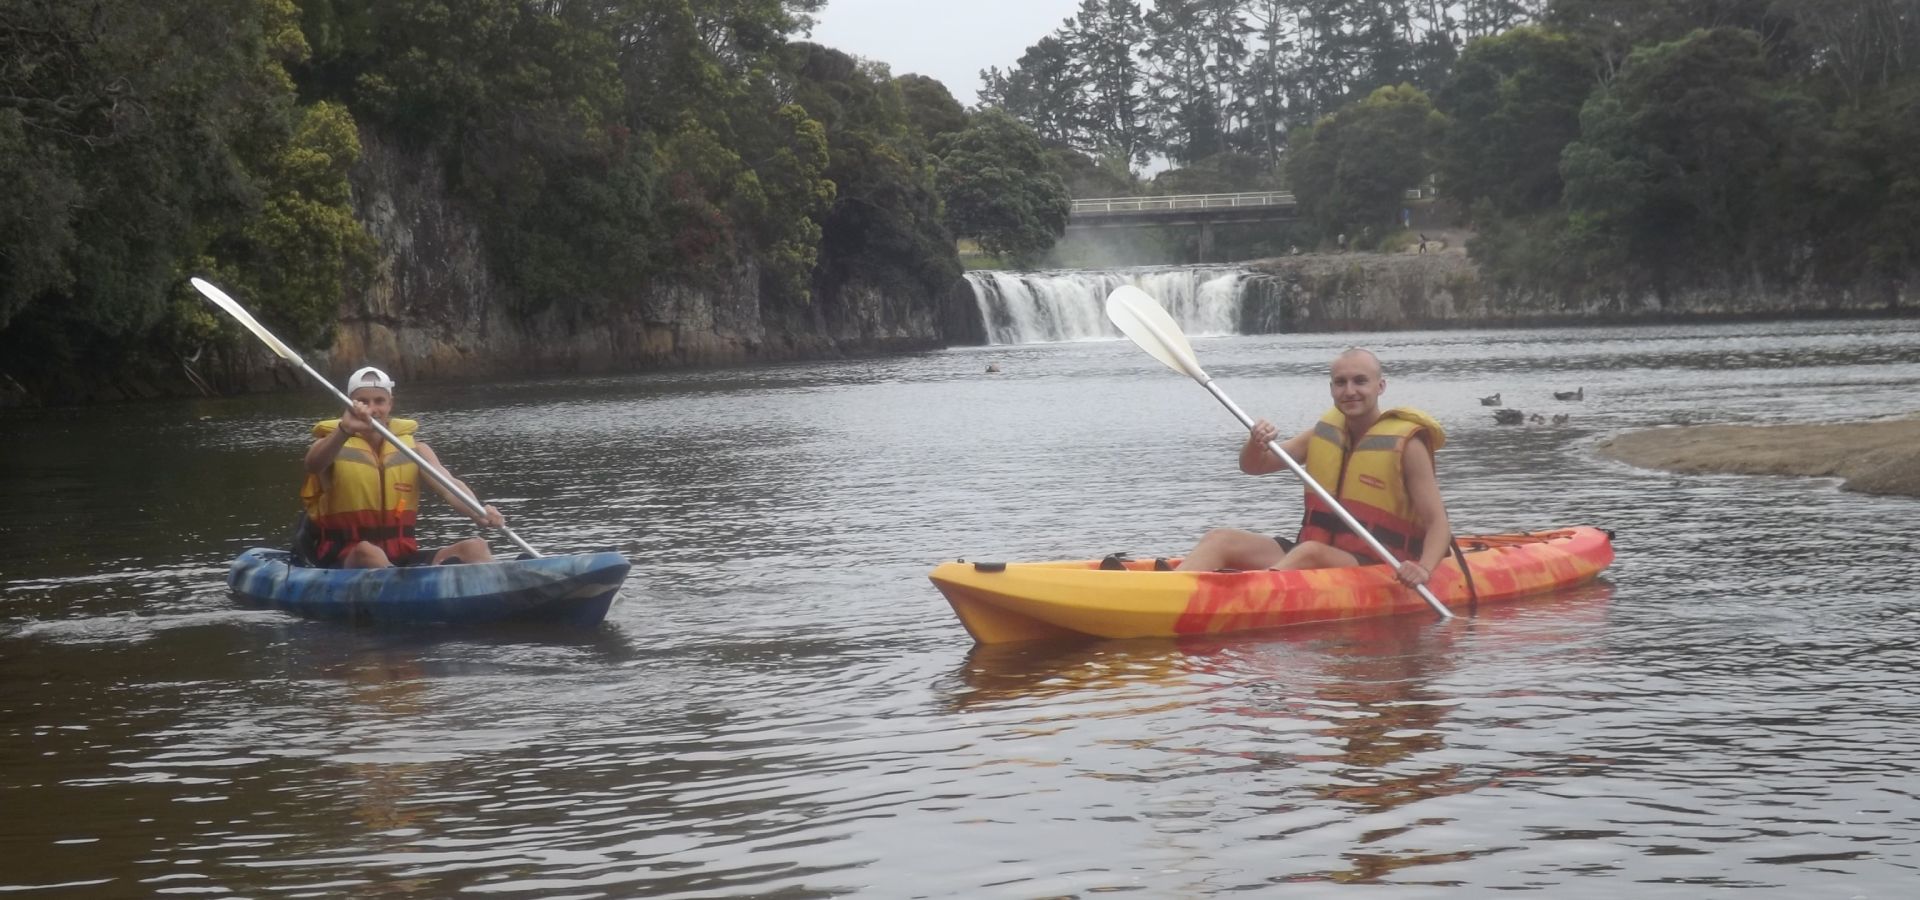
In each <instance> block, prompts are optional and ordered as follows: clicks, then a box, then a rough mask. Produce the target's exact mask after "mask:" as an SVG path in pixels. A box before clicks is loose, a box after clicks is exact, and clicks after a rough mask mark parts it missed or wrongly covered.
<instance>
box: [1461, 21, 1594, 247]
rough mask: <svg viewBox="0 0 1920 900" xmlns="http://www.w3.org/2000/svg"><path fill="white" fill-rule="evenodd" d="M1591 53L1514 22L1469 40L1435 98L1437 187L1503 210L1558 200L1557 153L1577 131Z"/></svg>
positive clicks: (1590, 82)
mask: <svg viewBox="0 0 1920 900" xmlns="http://www.w3.org/2000/svg"><path fill="white" fill-rule="evenodd" d="M1593 85H1594V80H1593V77H1592V74H1591V66H1590V62H1589V57H1588V55H1587V52H1586V51H1585V49H1584V48H1582V47H1581V46H1580V45H1579V44H1577V43H1575V42H1574V41H1573V39H1571V38H1569V37H1568V36H1566V35H1564V34H1560V33H1557V32H1552V31H1547V30H1545V29H1542V28H1539V27H1526V28H1516V29H1514V30H1512V31H1508V32H1506V33H1504V34H1501V35H1498V36H1495V37H1489V38H1482V39H1480V40H1477V41H1474V42H1473V43H1472V44H1470V45H1468V47H1467V51H1466V53H1465V54H1463V55H1462V56H1461V57H1460V62H1459V64H1458V65H1456V66H1455V67H1454V69H1453V75H1452V77H1450V78H1448V79H1447V83H1446V85H1445V86H1444V87H1443V88H1441V90H1440V92H1439V94H1438V95H1437V96H1436V97H1435V105H1436V106H1437V107H1438V108H1439V110H1440V111H1441V112H1442V113H1443V114H1445V115H1446V117H1447V133H1446V137H1445V139H1444V140H1443V141H1442V142H1441V146H1440V152H1439V153H1438V159H1437V160H1436V170H1437V173H1438V175H1439V179H1440V192H1441V193H1442V194H1443V195H1445V196H1446V197H1448V198H1450V199H1452V200H1454V201H1456V202H1458V203H1460V204H1461V205H1462V206H1472V205H1473V204H1474V202H1475V201H1478V200H1480V199H1481V198H1483V197H1484V198H1486V199H1487V200H1488V201H1490V202H1491V203H1492V205H1493V208H1494V209H1495V210H1497V211H1499V212H1501V213H1521V212H1526V211H1530V210H1536V209H1542V208H1545V207H1549V206H1552V205H1555V204H1558V203H1559V202H1560V187H1561V184H1560V152H1561V151H1562V150H1563V149H1565V148H1566V146H1567V144H1569V143H1572V142H1573V140H1574V139H1575V138H1577V137H1579V135H1580V105H1581V104H1582V103H1583V102H1585V100H1586V97H1587V94H1588V92H1590V91H1591V90H1592V89H1593Z"/></svg>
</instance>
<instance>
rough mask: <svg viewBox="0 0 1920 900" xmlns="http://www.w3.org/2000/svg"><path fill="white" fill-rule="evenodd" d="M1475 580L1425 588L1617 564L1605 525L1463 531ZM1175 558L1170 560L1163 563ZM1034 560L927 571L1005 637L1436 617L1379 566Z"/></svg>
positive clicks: (1535, 584) (1497, 588)
mask: <svg viewBox="0 0 1920 900" xmlns="http://www.w3.org/2000/svg"><path fill="white" fill-rule="evenodd" d="M1459 542H1460V547H1461V550H1462V551H1463V555H1464V556H1465V558H1466V562H1467V567H1468V571H1469V572H1470V573H1471V575H1472V579H1473V591H1472V592H1469V590H1468V587H1467V579H1466V578H1464V577H1462V575H1461V573H1460V561H1459V559H1458V558H1456V557H1453V556H1452V555H1449V556H1448V558H1447V560H1446V561H1445V562H1443V563H1441V564H1440V566H1439V568H1437V569H1435V570H1434V572H1433V577H1432V579H1431V580H1429V581H1428V582H1427V588H1428V589H1429V590H1431V591H1432V592H1433V595H1434V596H1435V597H1437V598H1439V600H1440V602H1441V603H1444V604H1446V605H1447V606H1448V607H1450V608H1453V609H1455V610H1460V611H1466V610H1469V609H1470V608H1471V607H1472V606H1473V605H1474V604H1477V603H1499V602H1503V601H1507V600H1513V599H1516V598H1519V597H1526V596H1531V595H1535V594H1544V593H1548V592H1551V591H1555V590H1558V589H1560V588H1565V587H1570V586H1573V585H1577V584H1582V583H1585V582H1588V581H1592V580H1593V579H1594V578H1595V577H1596V576H1598V575H1599V574H1600V571H1601V570H1602V569H1605V568H1606V567H1607V565H1608V564H1610V563H1612V562H1613V541H1612V535H1611V534H1610V533H1609V532H1605V531H1601V530H1599V529H1597V528H1587V527H1578V528H1566V529H1560V530H1557V531H1537V532H1526V533H1520V534H1491V535H1462V536H1461V537H1460V539H1459ZM1166 562H1167V563H1168V564H1172V565H1178V564H1179V560H1178V559H1172V560H1167V561H1166ZM1121 565H1122V566H1123V567H1124V568H1119V569H1103V568H1101V563H1100V561H1099V560H1078V561H1069V562H1037V563H984V562H972V563H970V562H965V561H961V562H950V563H946V564H944V565H941V566H939V567H938V568H935V569H934V570H933V574H931V575H930V576H928V577H930V578H932V579H933V583H934V584H935V585H936V586H938V587H939V588H940V593H942V594H945V595H946V597H947V602H948V603H951V604H953V611H954V613H955V614H956V615H958V616H959V617H960V622H961V624H964V625H965V626H966V627H967V631H968V633H970V634H972V635H973V639H974V640H975V641H978V642H980V643H982V644H1004V643H1011V642H1013V641H1030V640H1038V639H1041V638H1056V637H1067V636H1071V635H1093V636H1096V637H1106V638H1133V637H1178V636H1181V635H1193V634H1224V633H1227V632H1234V631H1254V630H1257V629H1263V628H1284V627H1287V626H1291V625H1307V624H1312V623H1316V622H1336V621H1343V620H1348V619H1365V618H1372V617H1375V616H1392V615H1400V614H1403V613H1416V614H1423V615H1433V610H1432V609H1431V608H1430V607H1428V606H1427V603H1426V601H1425V600H1422V599H1421V598H1420V595H1419V594H1418V593H1415V592H1414V591H1412V590H1409V589H1407V588H1406V587H1405V586H1403V585H1401V584H1400V582H1399V580H1397V579H1395V578H1394V577H1393V570H1392V569H1391V568H1389V567H1387V566H1384V565H1371V566H1355V567H1352V568H1346V569H1306V570H1298V571H1289V572H1276V571H1273V570H1270V569H1262V570H1259V571H1252V572H1234V571H1222V572H1170V571H1156V561H1155V560H1152V559H1137V560H1124V561H1122V563H1121Z"/></svg>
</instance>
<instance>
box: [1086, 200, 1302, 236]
mask: <svg viewBox="0 0 1920 900" xmlns="http://www.w3.org/2000/svg"><path fill="white" fill-rule="evenodd" d="M1296 209H1297V204H1296V203H1294V200H1293V194H1292V193H1290V192H1288V191H1256V192H1252V193H1245V194H1177V195H1174V196H1169V197H1101V198H1096V199H1090V200H1075V201H1073V210H1072V212H1071V213H1069V215H1068V217H1067V227H1068V228H1128V227H1140V226H1143V225H1201V224H1211V223H1220V222H1270V221H1276V220H1282V219H1291V218H1293V217H1294V214H1295V210H1296Z"/></svg>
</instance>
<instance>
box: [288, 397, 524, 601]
mask: <svg viewBox="0 0 1920 900" xmlns="http://www.w3.org/2000/svg"><path fill="white" fill-rule="evenodd" d="M346 387H347V397H348V398H349V399H351V400H352V401H353V404H352V405H351V406H349V407H347V409H346V411H345V412H342V413H341V414H340V418H338V419H328V420H327V421H324V422H321V423H319V424H317V425H315V426H313V436H314V438H316V440H315V441H314V442H313V446H311V447H309V448H307V480H306V484H305V485H304V486H302V487H301V489H300V501H301V503H302V505H303V506H304V507H305V510H306V516H307V523H306V524H307V527H303V528H302V529H301V531H302V533H303V535H304V537H303V538H297V539H296V544H304V546H296V547H295V548H294V549H295V552H296V554H298V555H300V556H302V557H304V558H306V560H307V561H308V562H310V563H312V564H313V565H318V566H325V567H328V568H345V569H378V568H382V567H385V566H393V565H400V566H410V565H437V564H439V563H443V562H467V563H472V562H487V561H489V560H492V559H493V552H492V551H491V550H489V549H488V548H487V542H486V541H485V540H484V539H481V538H468V539H467V540H464V541H461V542H459V543H457V544H454V545H453V546H451V547H447V548H446V549H443V550H440V551H438V552H435V551H431V550H421V549H420V542H419V539H418V538H417V537H416V536H415V533H414V527H415V523H416V521H417V519H418V516H419V509H420V485H421V484H422V483H425V484H428V485H432V486H433V489H434V490H435V491H437V492H438V493H439V494H440V496H441V497H442V498H443V499H445V500H446V501H447V502H448V503H449V504H451V505H452V506H453V507H454V508H455V509H458V510H460V511H462V512H464V513H466V514H467V515H468V516H470V517H472V519H473V521H474V522H475V523H476V524H479V525H483V526H491V527H494V528H499V527H501V526H502V525H504V524H505V520H503V519H502V518H501V517H500V511H499V510H497V509H494V508H493V507H492V506H487V507H486V508H484V509H481V510H474V509H470V508H468V507H467V505H466V504H465V503H463V502H461V501H460V500H459V499H458V498H457V497H455V496H454V495H453V494H452V492H450V491H447V490H446V489H444V488H442V487H440V485H439V484H438V483H437V482H435V481H434V480H433V479H431V478H426V479H423V478H421V477H420V467H419V466H418V465H417V464H415V463H414V461H413V460H411V459H409V458H408V457H407V455H406V454H405V453H402V452H401V451H400V450H399V449H398V448H395V447H390V446H386V445H385V443H386V442H385V439H384V438H383V437H381V435H380V432H379V431H377V430H375V429H374V427H373V420H378V421H379V422H380V424H382V425H385V426H386V427H387V430H388V431H391V432H393V436H394V437H396V438H398V439H400V441H401V442H402V443H405V444H406V445H407V446H408V447H411V448H413V451H414V452H415V453H418V454H420V457H421V458H422V459H424V460H426V461H427V462H428V463H431V464H432V465H433V467H434V468H436V469H439V470H440V472H441V473H442V474H444V475H446V476H447V478H448V479H449V480H451V481H453V482H454V483H456V484H458V485H460V488H461V489H462V490H465V491H466V492H467V495H468V496H474V494H473V491H472V490H470V489H468V488H467V485H466V482H463V481H460V480H459V479H457V478H454V477H453V475H452V473H450V472H447V468H446V467H445V466H443V465H441V464H440V458H439V457H437V456H435V455H434V453H433V448H431V447H428V446H427V445H426V444H423V443H419V442H416V441H415V440H414V439H413V433H414V430H415V429H416V428H417V427H418V425H419V423H417V422H415V421H413V420H412V419H396V418H393V379H392V378H389V377H387V373H385V372H382V371H380V370H379V369H376V368H374V367H372V366H367V367H365V368H362V369H360V370H359V371H356V372H354V373H353V374H352V375H351V376H349V377H348V378H347V385H346Z"/></svg>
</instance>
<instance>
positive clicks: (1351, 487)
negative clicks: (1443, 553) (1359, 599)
mask: <svg viewBox="0 0 1920 900" xmlns="http://www.w3.org/2000/svg"><path fill="white" fill-rule="evenodd" d="M1416 435H1418V436H1421V437H1424V438H1425V439H1426V442H1427V449H1428V450H1431V451H1437V450H1439V449H1440V448H1441V447H1442V446H1444V445H1445V444H1446V442H1447V435H1446V432H1445V431H1443V430H1442V429H1441V428H1440V423H1439V422H1437V421H1434V419H1433V417H1432V416H1429V415H1427V414H1426V413H1423V412H1421V411H1419V410H1417V409H1412V408H1409V407H1404V406H1403V407H1399V408H1396V409H1390V410H1387V411H1386V412H1384V413H1381V414H1380V421H1378V422H1375V423H1373V427H1372V428H1369V429H1367V433H1366V434H1364V435H1361V436H1360V440H1358V441H1355V442H1353V444H1352V446H1348V441H1349V435H1348V434H1347V417H1346V414H1345V413H1342V412H1341V411H1340V410H1338V409H1331V410H1328V411H1327V414H1326V415H1323V416H1321V417H1320V422H1319V423H1318V424H1316V425H1315V426H1314V427H1313V433H1312V437H1310V438H1308V439H1307V462H1306V470H1307V474H1308V475H1311V476H1313V480H1314V481H1317V482H1319V483H1320V486H1321V487H1323V488H1326V489H1327V492H1328V493H1331V494H1333V495H1334V496H1335V497H1337V498H1339V500H1340V505H1341V506H1343V507H1346V510H1347V512H1349V513H1351V514H1352V515H1353V518H1354V519H1355V520H1356V521H1358V522H1359V523H1360V524H1361V526H1363V527H1365V528H1366V529H1367V531H1369V532H1371V533H1372V534H1373V536H1374V538H1376V539H1378V540H1379V541H1380V544H1381V546H1384V547H1386V548H1387V549H1388V550H1390V551H1392V552H1393V553H1394V554H1396V555H1397V556H1398V557H1399V558H1400V559H1403V560H1405V559H1418V558H1419V557H1420V553H1421V551H1423V550H1425V549H1426V526H1425V524H1424V523H1421V522H1419V521H1416V520H1415V518H1414V512H1413V500H1412V498H1410V497H1409V496H1407V480H1406V477H1405V475H1404V470H1403V469H1402V468H1401V456H1402V455H1403V454H1404V453H1405V452H1406V448H1407V442H1408V441H1410V440H1412V439H1413V438H1414V437H1415V436H1416ZM1300 540H1303V541H1319V542H1321V543H1323V544H1332V545H1333V546H1335V547H1338V548H1340V549H1341V550H1345V551H1347V552H1348V553H1352V554H1353V555H1355V556H1357V557H1359V558H1360V559H1361V560H1362V561H1369V560H1372V559H1373V557H1374V553H1373V550H1372V549H1371V548H1369V547H1368V546H1367V543H1366V541H1365V540H1363V539H1361V538H1360V537H1359V536H1358V535H1356V534H1354V533H1353V532H1352V530H1350V529H1348V528H1347V525H1346V523H1345V522H1342V521H1340V515H1339V513H1337V512H1335V511H1334V510H1333V508H1332V507H1330V506H1328V505H1327V504H1326V503H1325V502H1323V501H1322V500H1321V499H1320V497H1319V495H1317V494H1315V493H1314V492H1313V490H1312V489H1311V488H1309V489H1307V513H1306V517H1305V519H1304V520H1302V522H1301V524H1300Z"/></svg>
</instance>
